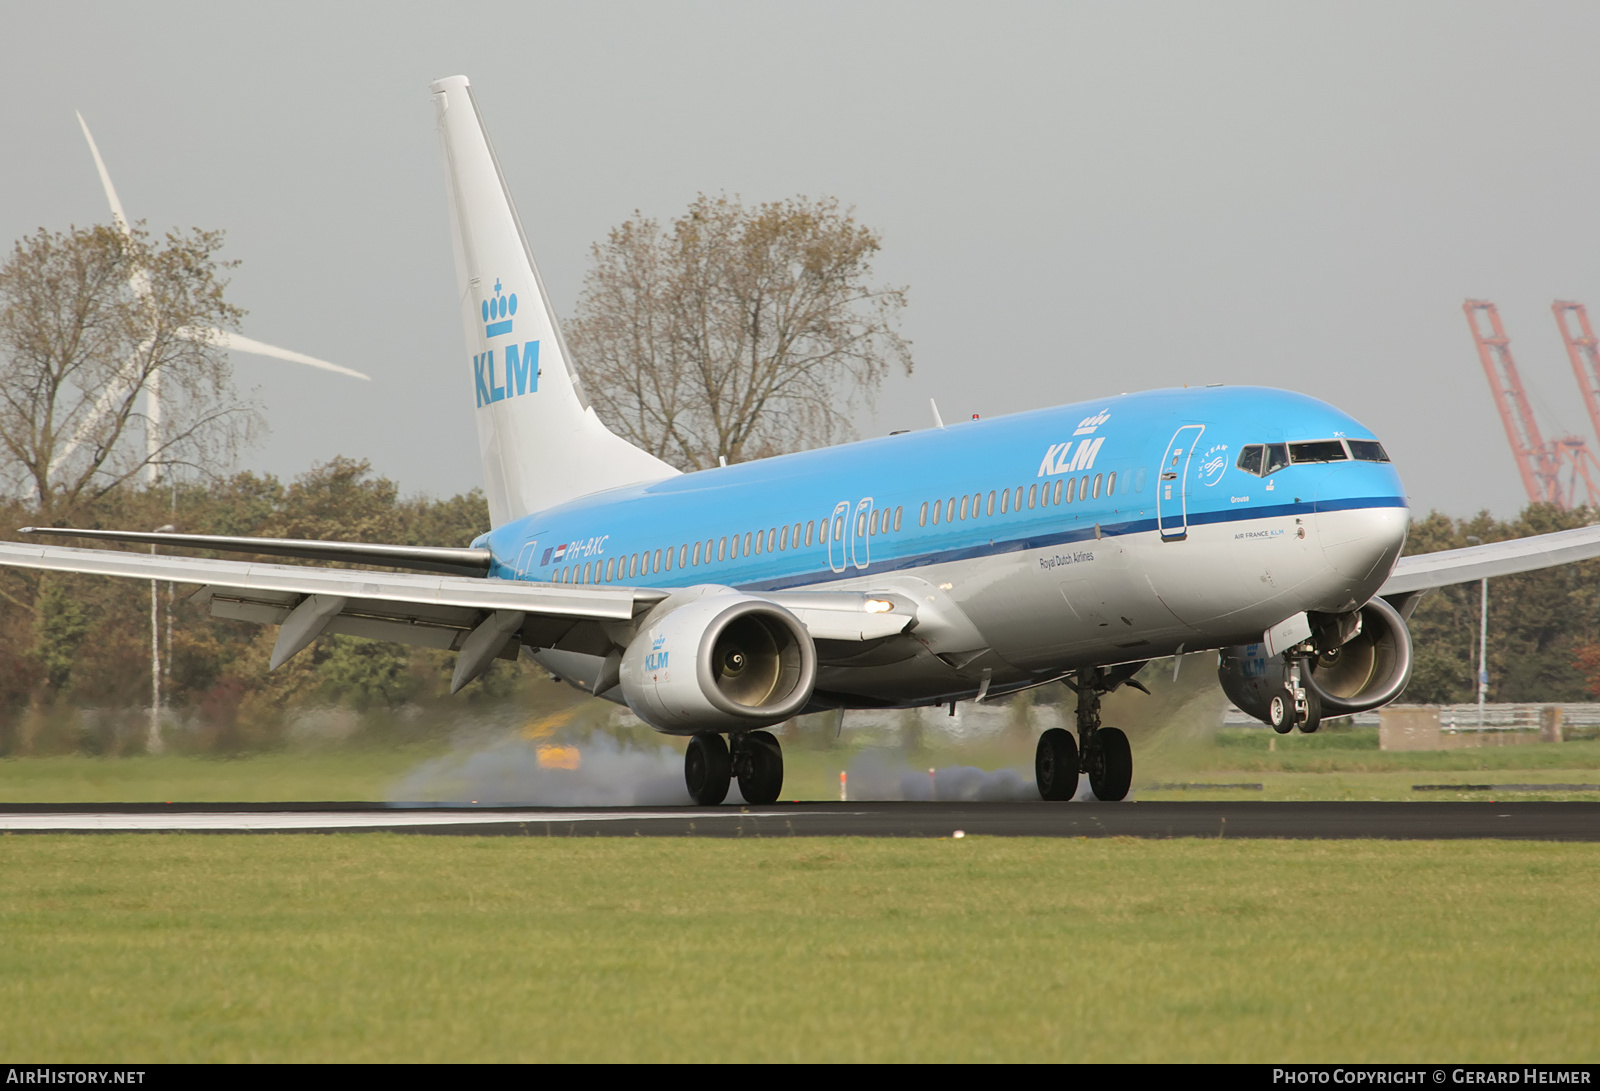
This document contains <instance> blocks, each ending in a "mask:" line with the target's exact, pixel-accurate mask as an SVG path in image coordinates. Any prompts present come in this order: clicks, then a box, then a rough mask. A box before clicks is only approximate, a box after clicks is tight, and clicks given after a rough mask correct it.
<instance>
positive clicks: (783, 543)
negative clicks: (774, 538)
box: [778, 524, 789, 551]
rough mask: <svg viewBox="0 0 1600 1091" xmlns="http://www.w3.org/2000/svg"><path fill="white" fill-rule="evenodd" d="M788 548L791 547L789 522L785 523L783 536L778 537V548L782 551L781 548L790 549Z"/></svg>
mask: <svg viewBox="0 0 1600 1091" xmlns="http://www.w3.org/2000/svg"><path fill="white" fill-rule="evenodd" d="M788 548H789V527H788V524H784V528H783V537H781V538H779V539H778V549H779V550H780V551H781V550H785V549H788Z"/></svg>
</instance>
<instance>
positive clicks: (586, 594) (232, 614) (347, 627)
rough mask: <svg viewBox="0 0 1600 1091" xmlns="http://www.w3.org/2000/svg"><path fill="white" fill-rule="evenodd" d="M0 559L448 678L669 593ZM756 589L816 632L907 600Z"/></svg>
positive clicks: (328, 571)
mask: <svg viewBox="0 0 1600 1091" xmlns="http://www.w3.org/2000/svg"><path fill="white" fill-rule="evenodd" d="M463 552H465V551H463ZM380 563H381V562H380ZM0 565H6V566H11V567H17V568H35V569H45V570H51V571H57V572H80V573H87V574H92V575H102V576H121V577H123V578H127V579H138V580H164V581H170V582H172V583H184V584H199V585H201V589H200V591H199V592H198V593H197V594H196V595H195V596H194V600H195V601H196V602H199V603H201V604H203V605H206V606H208V607H209V608H210V611H211V613H212V615H213V616H215V617H226V618H233V619H235V620H239V621H251V622H255V623H257V624H263V625H279V626H282V628H281V629H280V630H279V633H278V642H277V645H276V646H275V647H274V649H273V653H272V666H273V667H277V666H278V665H279V664H281V663H283V662H284V661H285V660H287V659H289V658H290V657H291V656H293V655H295V654H296V653H298V652H299V651H300V650H301V649H303V648H304V647H306V645H308V644H310V643H311V641H312V640H314V639H316V638H317V637H318V636H319V635H321V634H323V633H342V634H345V635H348V636H360V637H367V638H370V639H373V640H392V641H396V642H398V643H402V644H416V645H421V646H423V647H432V648H440V649H445V650H455V651H458V652H459V653H460V656H459V657H458V660H457V665H456V678H455V682H454V683H453V688H454V689H459V688H461V686H463V685H465V684H466V683H467V682H470V681H471V680H472V679H473V678H475V677H477V676H478V675H479V674H481V673H482V672H483V670H485V669H486V668H487V667H488V666H489V664H490V663H491V662H492V661H493V660H494V659H495V658H504V659H514V658H516V656H517V654H518V650H519V649H520V647H521V645H523V644H528V645H531V646H534V647H541V648H562V647H571V648H574V649H580V648H583V649H587V648H593V647H595V646H596V645H599V646H601V647H602V648H603V647H609V646H611V645H614V644H616V643H617V642H618V641H617V634H615V633H614V632H608V631H607V628H606V627H607V626H608V625H616V624H618V623H621V624H622V625H624V626H628V625H630V624H631V623H632V622H633V620H634V618H635V617H637V616H639V615H641V614H643V613H645V612H646V611H648V610H649V609H650V608H651V607H652V606H654V605H655V604H656V603H658V602H661V601H662V600H663V599H665V598H666V597H667V596H668V595H669V594H671V592H670V591H667V590H663V589H660V588H649V587H605V586H597V585H594V584H580V585H571V584H550V583H531V582H524V581H520V580H503V579H484V578H482V577H472V576H455V575H431V574H426V573H421V572H375V571H371V570H369V569H361V568H322V567H314V566H310V565H283V564H258V563H253V562H249V561H230V560H217V559H211V558H203V557H172V556H165V555H155V554H149V553H134V552H124V551H121V550H110V549H77V548H72V547H68V546H51V545H34V544H32V543H20V542H0ZM762 597H770V598H771V599H772V600H773V601H775V602H778V603H779V605H782V606H784V607H785V608H788V609H791V610H793V611H794V612H795V613H796V615H797V616H799V618H800V619H801V621H802V623H803V624H805V625H806V627H807V628H808V629H809V630H810V631H811V633H812V635H813V636H815V637H816V638H817V639H827V640H850V641H865V640H873V639H877V638H880V637H885V636H890V635H893V634H894V633H898V632H903V631H904V630H905V629H906V628H907V627H908V626H909V625H910V624H911V623H912V621H913V620H914V619H915V607H914V605H912V604H911V603H910V602H909V600H903V596H876V597H874V596H869V595H867V594H865V593H852V592H842V593H841V592H828V593H816V594H808V593H806V592H786V593H783V594H780V595H772V596H762ZM891 600H892V601H891ZM886 606H887V607H888V609H885V607H886ZM624 642H625V641H624ZM601 654H604V652H603V651H602V652H601Z"/></svg>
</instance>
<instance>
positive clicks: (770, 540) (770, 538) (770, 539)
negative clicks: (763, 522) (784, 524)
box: [767, 527, 778, 553]
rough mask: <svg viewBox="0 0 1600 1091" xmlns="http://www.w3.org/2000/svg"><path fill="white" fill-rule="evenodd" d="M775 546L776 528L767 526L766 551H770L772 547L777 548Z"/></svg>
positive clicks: (776, 541) (776, 538) (776, 539)
mask: <svg viewBox="0 0 1600 1091" xmlns="http://www.w3.org/2000/svg"><path fill="white" fill-rule="evenodd" d="M777 548H778V528H777V527H768V528H767V552H768V553H771V552H772V551H773V550H774V549H777Z"/></svg>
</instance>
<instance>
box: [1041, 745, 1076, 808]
mask: <svg viewBox="0 0 1600 1091" xmlns="http://www.w3.org/2000/svg"><path fill="white" fill-rule="evenodd" d="M1033 775H1034V778H1035V780H1036V781H1037V782H1038V784H1039V795H1040V796H1041V797H1043V798H1044V799H1050V800H1064V799H1071V798H1072V797H1073V796H1075V795H1077V794H1078V744H1077V742H1076V741H1075V740H1074V739H1073V738H1072V732H1070V731H1068V730H1066V729H1065V728H1060V727H1052V728H1051V729H1050V730H1049V731H1046V732H1045V733H1044V734H1043V735H1040V736H1039V749H1038V750H1036V751H1034V755H1033Z"/></svg>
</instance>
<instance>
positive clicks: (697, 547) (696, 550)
mask: <svg viewBox="0 0 1600 1091" xmlns="http://www.w3.org/2000/svg"><path fill="white" fill-rule="evenodd" d="M700 544H701V543H699V542H696V543H695V544H694V554H693V555H692V556H691V557H690V558H689V561H690V563H691V564H693V565H694V566H695V567H696V568H699V567H700Z"/></svg>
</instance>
